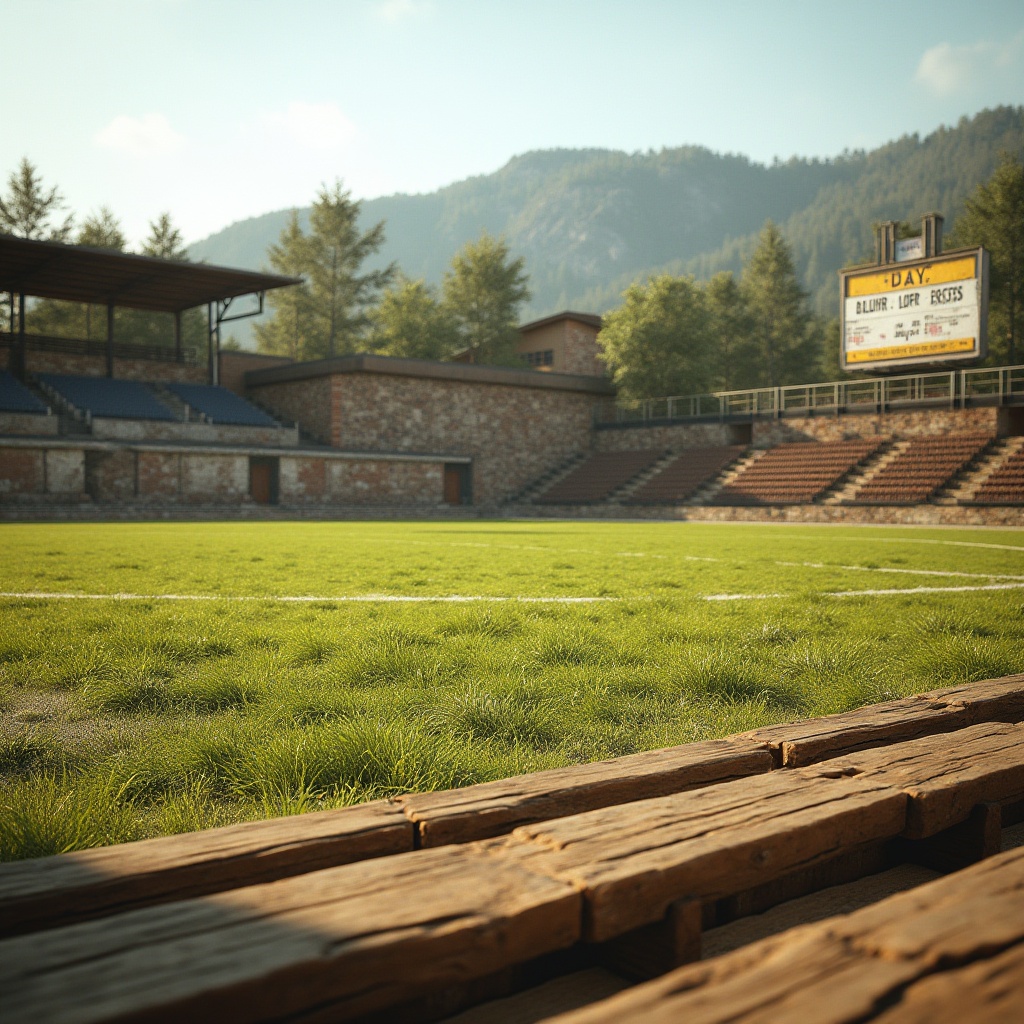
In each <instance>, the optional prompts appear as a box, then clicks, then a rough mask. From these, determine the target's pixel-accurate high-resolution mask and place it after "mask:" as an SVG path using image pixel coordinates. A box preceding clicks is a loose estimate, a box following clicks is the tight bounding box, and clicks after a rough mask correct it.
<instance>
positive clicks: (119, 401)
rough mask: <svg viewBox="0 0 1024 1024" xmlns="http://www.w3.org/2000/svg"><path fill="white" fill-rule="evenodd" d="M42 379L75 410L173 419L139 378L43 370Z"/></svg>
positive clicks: (153, 418) (131, 418) (96, 414)
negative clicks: (128, 378) (115, 377)
mask: <svg viewBox="0 0 1024 1024" xmlns="http://www.w3.org/2000/svg"><path fill="white" fill-rule="evenodd" d="M39 380H40V381H41V382H42V383H43V384H45V385H47V386H48V387H51V388H53V390H54V391H56V392H57V394H58V395H60V396H61V397H62V398H63V399H65V400H66V401H68V402H70V403H71V404H72V405H73V406H75V408H76V409H83V410H87V411H88V412H89V413H90V414H91V415H93V416H110V417H114V418H117V419H127V420H174V419H175V416H174V413H172V412H171V410H170V409H168V408H167V406H166V405H164V404H163V402H161V401H159V399H157V397H156V396H155V395H154V394H153V393H152V392H151V391H150V390H149V388H147V387H146V385H145V384H142V383H140V382H139V381H137V380H111V379H110V378H109V377H71V376H69V375H67V374H63V373H41V374H39Z"/></svg>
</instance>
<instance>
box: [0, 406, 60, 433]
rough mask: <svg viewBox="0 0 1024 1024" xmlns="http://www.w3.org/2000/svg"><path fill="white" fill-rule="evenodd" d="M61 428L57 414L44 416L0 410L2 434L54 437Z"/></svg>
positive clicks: (0, 431) (0, 430) (0, 429)
mask: <svg viewBox="0 0 1024 1024" xmlns="http://www.w3.org/2000/svg"><path fill="white" fill-rule="evenodd" d="M59 429H60V421H59V420H58V418H57V417H56V416H43V415H40V414H38V413H33V412H0V434H32V435H35V436H37V437H40V436H45V437H53V436H56V434H57V433H58V431H59Z"/></svg>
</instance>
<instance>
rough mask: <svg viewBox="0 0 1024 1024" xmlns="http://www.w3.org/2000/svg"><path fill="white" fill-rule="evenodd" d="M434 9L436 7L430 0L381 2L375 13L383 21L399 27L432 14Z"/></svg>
mask: <svg viewBox="0 0 1024 1024" xmlns="http://www.w3.org/2000/svg"><path fill="white" fill-rule="evenodd" d="M433 9H434V5H433V4H432V3H430V2H429V0H381V3H379V4H377V6H376V7H375V8H374V11H375V13H376V15H377V17H378V18H379V19H380V20H381V21H386V22H387V23H388V24H389V25H397V24H399V23H400V22H403V21H409V20H410V19H411V18H419V17H421V16H423V15H426V14H430V13H431V12H432V11H433Z"/></svg>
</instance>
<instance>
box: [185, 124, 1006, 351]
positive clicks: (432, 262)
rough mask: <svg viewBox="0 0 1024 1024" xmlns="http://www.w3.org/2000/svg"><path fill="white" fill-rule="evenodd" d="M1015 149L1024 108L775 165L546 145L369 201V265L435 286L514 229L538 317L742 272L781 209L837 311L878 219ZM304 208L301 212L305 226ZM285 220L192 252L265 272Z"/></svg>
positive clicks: (513, 241) (821, 293)
mask: <svg viewBox="0 0 1024 1024" xmlns="http://www.w3.org/2000/svg"><path fill="white" fill-rule="evenodd" d="M1004 150H1008V151H1010V152H1014V153H1021V152H1022V151H1024V108H1020V107H1001V108H998V109H996V110H991V111H984V112H982V113H980V114H978V115H977V116H975V117H974V118H971V119H967V118H964V119H962V120H961V121H960V123H959V124H957V125H956V126H955V127H950V128H941V129H939V130H938V131H936V132H934V133H932V134H931V135H928V136H926V137H925V138H919V137H917V136H916V135H915V136H907V137H904V138H901V139H899V140H897V141H895V142H892V143H889V144H887V145H885V146H883V147H881V148H879V149H876V150H873V151H871V152H868V153H865V152H852V153H844V154H842V155H841V156H839V157H836V158H834V159H830V160H818V159H802V158H801V159H797V158H793V159H791V160H787V161H785V162H778V163H775V164H773V165H771V166H764V165H761V164H757V163H754V162H752V161H750V160H748V159H747V158H746V157H743V156H739V155H733V154H726V155H722V154H717V153H712V152H710V151H709V150H707V149H702V148H700V147H695V146H686V147H681V148H678V149H665V150H662V151H661V152H658V153H655V152H648V153H634V154H627V153H620V152H614V151H611V150H597V149H592V150H548V151H541V152H533V153H527V154H524V155H523V156H518V157H515V158H513V159H512V160H510V161H509V162H508V164H506V165H505V166H504V167H503V168H501V169H500V170H499V171H496V172H495V173H493V174H488V175H481V176H479V177H474V178H469V179H467V180H466V181H461V182H457V183H455V184H453V185H449V186H447V187H446V188H443V189H440V190H438V191H437V192H434V193H431V194H428V195H396V196H387V197H383V198H380V199H373V200H369V201H367V202H365V203H364V204H363V209H362V217H363V225H364V226H368V225H370V224H372V223H375V222H377V221H379V220H384V221H385V222H386V229H385V234H386V241H385V244H384V245H383V247H382V248H381V250H380V252H379V253H378V254H377V255H376V256H375V257H374V260H373V265H380V266H384V265H386V264H388V263H389V262H391V261H397V262H398V264H399V265H400V266H401V268H402V270H403V271H404V272H405V273H406V274H408V275H409V276H410V277H414V278H416V277H424V278H426V279H427V281H429V282H432V283H437V282H439V281H440V280H441V277H442V274H443V272H444V270H445V268H446V267H447V266H448V265H449V263H450V261H451V258H452V256H453V254H454V253H455V252H456V251H457V250H458V249H459V248H460V247H461V246H462V245H463V244H464V243H465V242H467V241H469V240H470V239H474V238H476V237H478V236H479V234H480V232H481V231H482V230H483V229H486V230H488V231H490V232H492V233H494V234H503V235H505V237H506V238H507V240H508V242H509V244H510V247H511V250H512V252H513V253H514V254H516V255H521V256H523V257H525V259H526V270H527V272H528V274H529V275H530V288H531V291H532V294H533V298H532V300H531V302H530V304H529V306H528V307H527V309H526V315H527V316H534V315H536V316H542V315H544V314H546V313H550V312H554V311H556V310H558V309H563V308H575V309H586V310H592V311H596V312H603V311H604V310H607V309H610V308H612V307H614V306H616V305H618V303H619V301H620V296H621V293H622V291H623V290H624V289H625V288H626V287H627V286H628V285H629V284H630V283H631V282H632V281H634V280H636V279H637V278H640V277H645V276H647V275H649V274H652V273H655V272H664V271H668V272H670V273H693V274H695V275H696V276H697V277H698V278H701V279H705V278H707V277H709V276H710V275H711V274H713V273H714V272H716V271H718V270H735V271H738V270H739V268H740V266H741V264H742V263H743V261H744V260H745V259H746V258H748V257H749V255H750V253H751V252H752V251H753V248H754V245H755V243H756V239H757V235H758V232H759V231H760V229H761V227H762V226H763V224H764V222H765V220H767V219H769V218H770V219H773V220H775V221H776V222H777V223H778V224H779V225H780V227H781V228H782V233H783V236H784V237H785V239H786V240H787V241H788V243H789V244H790V246H791V247H792V249H793V254H794V258H795V263H796V268H797V271H798V274H799V275H800V277H801V280H802V281H803V282H804V287H805V288H806V289H807V291H808V292H809V293H810V295H811V300H812V306H813V308H814V309H815V310H817V311H818V312H820V313H823V314H826V315H833V314H835V313H836V311H837V310H836V304H837V284H836V271H837V270H838V269H839V268H840V267H842V266H844V265H848V264H850V263H854V262H858V261H860V260H863V259H864V258H866V257H867V256H869V254H870V252H871V248H872V230H871V225H872V223H873V222H875V221H879V220H890V219H892V220H897V219H899V220H910V221H916V220H918V219H919V218H920V216H921V215H922V214H923V213H926V212H928V211H931V210H939V211H940V212H942V213H944V214H945V215H946V217H947V228H949V227H952V223H953V221H954V220H955V218H956V216H957V215H958V214H959V213H960V211H961V210H962V208H963V203H964V199H965V198H966V197H967V195H969V193H970V192H971V191H972V189H974V187H975V186H977V185H978V184H979V183H980V182H982V181H984V180H985V179H987V178H988V176H989V175H990V174H991V173H992V171H993V169H994V167H995V165H996V163H997V161H998V158H999V154H1000V152H1001V151H1004ZM307 216H308V211H306V210H304V211H300V220H301V221H302V223H303V224H305V219H306V217H307ZM287 218H288V211H286V210H280V211H276V212H274V213H268V214H265V215H263V216H261V217H255V218H252V219H250V220H246V221H242V222H239V223H237V224H233V225H231V226H230V227H228V228H226V229H224V230H223V231H221V232H219V233H217V234H215V235H212V236H210V237H209V238H207V239H204V240H203V241H201V242H197V243H195V244H194V245H193V246H191V248H190V253H191V255H192V257H193V258H197V259H205V260H207V261H209V262H212V263H223V264H227V265H232V266H241V267H251V268H258V267H262V266H264V265H265V264H266V250H267V246H268V245H270V244H271V243H272V242H274V241H276V240H277V238H278V236H279V235H280V232H281V229H282V228H283V227H284V226H285V223H286V221H287ZM244 323H245V322H244V321H243V324H244ZM235 326H236V327H239V326H241V325H240V324H239V325H235ZM236 334H239V335H240V336H241V334H242V332H241V331H236Z"/></svg>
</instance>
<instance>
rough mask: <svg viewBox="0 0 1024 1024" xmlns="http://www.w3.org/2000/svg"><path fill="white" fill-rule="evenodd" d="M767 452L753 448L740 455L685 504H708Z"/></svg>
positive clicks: (764, 449) (763, 449) (765, 449)
mask: <svg viewBox="0 0 1024 1024" xmlns="http://www.w3.org/2000/svg"><path fill="white" fill-rule="evenodd" d="M767 451H768V449H767V448H754V449H752V450H751V451H749V452H747V453H746V454H745V455H741V456H740V457H739V458H738V459H735V460H734V461H732V462H730V463H729V465H728V466H726V467H725V469H723V470H722V472H721V473H719V474H718V476H716V477H715V478H714V479H712V480H711V481H709V482H708V483H706V484H705V485H704V486H703V487H701V489H700V490H699V491H697V492H696V493H695V494H694V495H693V497H691V498H690V500H689V501H687V502H686V504H687V505H707V504H710V503H711V502H712V501H714V498H715V495H717V494H718V492H719V491H720V490H721V489H722V488H723V487H726V486H728V485H729V484H731V483H732V482H733V480H735V479H736V478H737V477H738V476H739V475H740V474H741V473H742V472H743V471H744V470H745V469H747V467H748V466H752V465H753V464H754V463H755V462H757V460H758V459H760V458H763V457H764V455H765V453H766V452H767Z"/></svg>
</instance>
